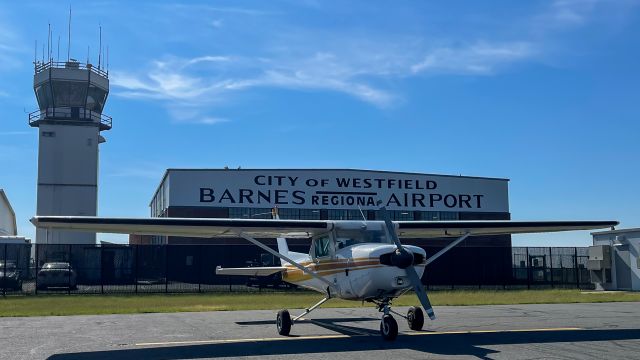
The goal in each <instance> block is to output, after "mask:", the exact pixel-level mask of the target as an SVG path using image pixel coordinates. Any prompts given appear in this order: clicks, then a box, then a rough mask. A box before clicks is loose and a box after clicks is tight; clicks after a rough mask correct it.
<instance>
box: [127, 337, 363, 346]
mask: <svg viewBox="0 0 640 360" xmlns="http://www.w3.org/2000/svg"><path fill="white" fill-rule="evenodd" d="M356 336H363V335H314V336H297V337H284V336H283V337H275V338H255V339H226V340H193V341H166V342H150V343H140V344H135V345H136V346H158V345H197V344H228V343H245V342H246V343H249V342H265V341H292V340H311V339H343V338H350V337H356Z"/></svg>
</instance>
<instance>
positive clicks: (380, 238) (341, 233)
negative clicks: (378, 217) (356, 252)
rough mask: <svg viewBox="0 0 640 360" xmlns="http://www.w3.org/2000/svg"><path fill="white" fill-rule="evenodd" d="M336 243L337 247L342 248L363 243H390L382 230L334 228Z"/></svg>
mask: <svg viewBox="0 0 640 360" xmlns="http://www.w3.org/2000/svg"><path fill="white" fill-rule="evenodd" d="M336 243H337V245H338V249H342V248H344V247H347V246H351V245H356V244H364V243H378V244H380V243H383V244H388V243H390V242H389V240H388V239H387V236H386V234H385V232H384V231H382V230H367V231H362V230H343V229H337V230H336Z"/></svg>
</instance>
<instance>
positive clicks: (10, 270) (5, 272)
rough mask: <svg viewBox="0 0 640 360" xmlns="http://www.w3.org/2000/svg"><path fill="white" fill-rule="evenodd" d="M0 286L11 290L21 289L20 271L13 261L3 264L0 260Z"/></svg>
mask: <svg viewBox="0 0 640 360" xmlns="http://www.w3.org/2000/svg"><path fill="white" fill-rule="evenodd" d="M0 288H3V289H11V290H22V279H21V278H20V271H18V268H17V267H16V264H15V263H13V262H8V261H7V263H6V264H5V263H4V262H2V261H0Z"/></svg>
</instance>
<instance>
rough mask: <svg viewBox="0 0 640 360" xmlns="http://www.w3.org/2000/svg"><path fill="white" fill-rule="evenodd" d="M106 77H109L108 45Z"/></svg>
mask: <svg viewBox="0 0 640 360" xmlns="http://www.w3.org/2000/svg"><path fill="white" fill-rule="evenodd" d="M107 75H109V45H107Z"/></svg>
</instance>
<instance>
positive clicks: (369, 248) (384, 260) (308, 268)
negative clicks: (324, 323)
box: [31, 204, 618, 341]
mask: <svg viewBox="0 0 640 360" xmlns="http://www.w3.org/2000/svg"><path fill="white" fill-rule="evenodd" d="M378 205H379V204H378ZM273 212H274V219H271V220H269V219H264V220H262V219H261V220H259V219H217V218H104V217H86V216H35V217H34V218H32V219H31V222H32V223H33V224H34V225H35V226H36V227H39V228H45V229H47V230H49V229H64V230H78V231H92V232H101V233H122V234H137V235H163V236H183V237H202V238H210V237H235V238H238V237H240V238H244V239H246V240H247V241H249V242H250V243H252V244H254V245H256V246H258V247H260V248H262V249H263V250H264V251H266V252H268V253H270V254H272V255H274V256H276V257H278V258H280V266H271V267H249V268H222V267H220V266H218V267H217V268H216V274H218V275H241V276H270V275H273V274H276V273H280V274H281V275H282V280H283V281H285V282H288V283H291V284H294V285H297V286H300V287H304V288H307V289H311V290H314V291H317V292H319V293H321V294H322V295H323V296H324V297H323V298H322V300H320V301H319V302H318V303H316V304H314V305H313V306H311V307H309V308H307V309H305V310H304V312H302V313H301V314H300V315H297V316H295V317H292V316H291V314H290V313H289V311H288V310H287V309H282V310H280V311H278V313H277V316H276V327H277V330H278V333H279V334H280V335H284V336H288V335H289V334H290V332H291V327H292V326H293V325H294V324H295V323H296V322H297V321H299V320H300V319H302V318H303V317H304V316H306V315H307V314H309V313H310V312H312V311H313V310H315V309H317V308H318V307H320V306H321V305H322V304H324V303H325V302H326V301H328V300H330V299H334V298H339V299H346V300H354V301H362V302H365V301H366V302H369V303H372V304H374V305H375V306H376V307H377V309H378V312H381V313H382V318H381V321H380V334H381V336H382V338H383V339H384V340H388V341H392V340H395V339H396V337H397V336H398V323H397V322H396V320H395V319H394V317H393V316H392V314H395V315H397V316H399V317H402V318H404V319H406V321H407V324H408V326H409V328H410V329H411V330H415V331H419V330H422V328H423V326H424V313H423V311H422V309H424V311H425V312H426V313H427V315H428V316H429V318H430V319H431V320H435V313H434V311H433V307H432V306H431V302H430V301H429V297H428V295H427V292H426V290H425V288H424V286H423V284H422V281H421V278H422V275H423V274H424V271H425V268H426V266H427V265H429V264H431V263H432V262H433V261H434V260H436V259H437V258H439V257H440V256H442V255H443V254H444V253H446V252H447V251H449V250H451V249H452V248H453V247H455V246H456V245H458V244H460V243H461V242H462V241H464V240H465V239H467V238H469V237H471V236H475V235H499V234H523V233H541V232H555V231H571V230H593V229H600V228H607V227H614V226H616V225H618V222H617V221H513V220H477V221H468V220H467V221H392V220H391V218H390V215H389V213H388V211H387V210H386V208H385V207H384V206H382V207H380V211H379V213H380V215H381V217H382V219H383V220H382V221H380V220H362V221H358V220H281V219H279V218H278V215H277V209H274V211H273ZM443 237H449V238H455V240H453V241H452V242H451V243H449V244H448V245H447V246H446V247H444V248H443V249H442V250H440V251H438V252H437V253H436V254H434V255H432V256H430V257H428V258H427V254H426V252H425V250H424V249H422V248H420V247H417V246H411V245H402V243H401V242H400V238H422V239H427V238H443ZM256 238H277V244H278V250H277V251H276V250H273V249H271V248H270V247H268V246H266V245H264V244H263V243H262V242H260V241H258V240H257V239H256ZM288 238H289V239H290V238H304V239H311V247H310V251H309V253H308V254H304V253H298V252H293V251H289V248H288V245H287V241H286V239H288ZM470 241H471V240H470ZM410 290H413V291H414V292H415V294H416V295H417V297H418V300H419V302H420V304H421V306H422V308H421V307H420V306H412V307H410V308H409V310H408V312H407V314H406V315H403V314H400V313H398V312H395V311H393V310H392V309H391V304H392V302H393V300H394V299H396V298H397V297H399V296H401V295H403V294H405V293H406V292H408V291H410Z"/></svg>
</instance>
